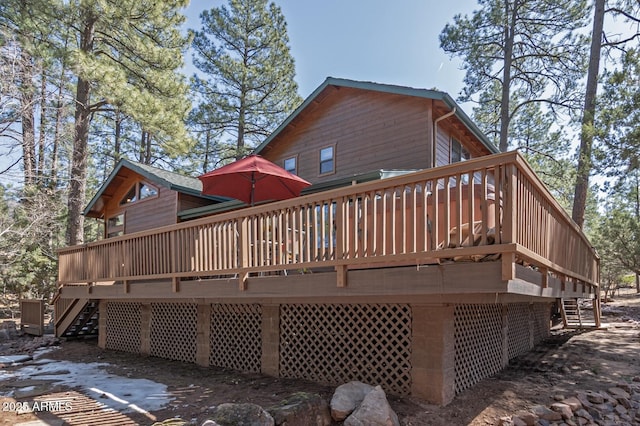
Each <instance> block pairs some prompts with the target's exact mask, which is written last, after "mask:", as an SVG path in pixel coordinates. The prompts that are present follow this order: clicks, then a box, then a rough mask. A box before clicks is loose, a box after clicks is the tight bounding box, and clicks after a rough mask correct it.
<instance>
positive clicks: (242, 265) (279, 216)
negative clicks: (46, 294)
mask: <svg viewBox="0 0 640 426" xmlns="http://www.w3.org/2000/svg"><path fill="white" fill-rule="evenodd" d="M470 224H471V225H470ZM462 262H472V263H465V264H464V265H467V267H468V268H471V269H469V270H476V269H477V268H489V270H491V271H493V272H492V273H491V277H492V279H493V278H496V279H498V278H499V279H498V281H497V282H495V283H494V284H491V285H489V280H486V279H480V280H477V281H475V282H474V280H471V282H469V281H468V280H467V282H465V283H463V284H460V285H461V286H462V288H459V289H457V290H456V291H457V292H459V293H469V292H477V293H485V292H494V293H518V294H529V293H531V292H533V293H536V295H539V296H542V297H561V294H556V293H558V291H556V290H553V291H551V290H549V291H545V289H548V288H550V286H552V285H553V286H555V287H554V288H555V289H557V290H559V291H561V292H565V291H566V292H568V293H575V294H590V295H592V296H593V295H596V294H597V289H598V281H599V276H598V274H599V258H598V256H597V254H596V252H595V250H594V248H593V247H592V246H591V244H590V243H589V241H588V240H587V238H586V237H585V236H584V234H583V233H582V232H581V230H580V229H579V228H578V227H577V226H576V225H575V224H574V223H573V221H572V220H571V219H570V218H569V216H568V215H567V214H566V213H565V211H564V210H563V209H562V208H561V207H560V205H559V204H558V203H557V202H556V201H555V200H554V199H553V197H552V196H551V194H550V193H549V192H548V190H547V189H546V188H545V187H544V185H543V184H542V183H541V181H540V180H539V179H538V177H537V176H536V175H535V174H534V172H533V171H532V170H531V168H530V167H529V165H528V164H527V163H526V161H525V160H524V159H523V157H522V156H521V155H520V154H518V153H516V152H510V153H504V154H496V155H492V156H486V157H482V158H478V159H474V160H470V161H465V162H462V163H456V164H453V165H448V166H445V167H439V168H434V169H429V170H425V171H421V172H417V173H412V174H408V175H404V176H401V177H396V178H391V179H385V180H379V181H374V182H368V183H364V184H358V185H352V186H349V187H344V188H340V189H337V190H332V191H327V192H321V193H317V194H312V195H308V196H304V197H299V198H295V199H292V200H287V201H281V202H274V203H269V204H266V205H262V206H257V207H252V208H246V209H243V210H239V211H233V212H229V213H223V214H218V215H215V216H210V217H205V218H201V219H197V220H193V221H188V222H184V223H181V224H178V225H172V226H167V227H162V228H158V229H155V230H153V231H145V232H140V233H135V234H128V235H124V236H121V237H117V238H111V239H106V240H102V241H99V242H95V243H90V244H85V245H82V246H75V247H68V248H65V249H62V250H60V251H59V284H60V286H61V290H62V291H61V295H62V298H64V299H66V298H77V297H80V296H79V293H84V294H85V295H86V294H88V293H91V292H93V293H94V295H93V296H91V297H92V298H100V297H102V296H101V295H99V294H98V293H104V296H105V297H109V298H112V297H115V296H114V294H125V295H128V296H129V297H131V296H133V294H136V295H137V296H136V297H141V296H142V294H140V291H143V292H144V293H145V296H146V298H154V297H157V293H156V291H155V290H154V289H157V290H160V288H163V289H164V288H165V286H166V285H167V283H168V285H169V288H170V290H167V291H169V294H171V293H173V295H174V296H178V295H177V294H176V293H182V291H185V290H187V289H190V288H191V287H193V286H197V283H198V282H201V281H198V280H204V281H207V282H208V281H216V280H218V281H220V282H226V283H228V284H225V285H224V286H225V288H226V287H227V286H228V285H232V286H233V290H232V292H233V294H231V290H229V292H228V294H229V297H238V295H242V294H243V293H245V294H246V292H247V291H248V283H249V282H250V281H251V282H254V278H255V282H258V279H263V281H264V283H265V284H266V283H267V282H269V281H274V280H278V279H279V282H280V284H277V285H275V284H274V285H275V287H273V288H271V290H273V291H280V292H284V293H287V292H288V291H293V292H297V291H298V290H297V289H293V287H291V286H287V285H286V284H283V283H287V282H290V283H293V282H298V281H301V280H303V279H308V280H310V281H313V280H317V278H311V277H312V276H313V275H314V274H305V273H306V272H319V271H331V273H332V274H333V276H332V277H334V278H333V283H334V284H333V287H334V288H349V287H350V286H352V284H353V285H355V284H356V282H358V279H357V274H356V273H355V272H356V271H355V270H373V269H378V268H385V267H401V268H407V267H412V268H413V269H417V270H419V269H420V266H421V265H428V264H440V265H444V266H445V267H448V268H450V266H449V265H447V264H449V263H452V264H453V265H455V267H458V266H462V265H458V264H461V263H462ZM489 264H490V266H489ZM479 265H480V266H479ZM474 267H475V269H474ZM496 267H497V269H496ZM496 271H497V272H496ZM494 272H495V273H497V275H496V276H495V277H494ZM285 274H286V275H287V277H286V278H287V279H284V278H285V277H284V276H283V275H285ZM274 275H279V278H276V277H274ZM292 275H296V278H295V279H293V277H292ZM351 281H353V283H352V282H351ZM274 282H275V281H274ZM532 283H533V284H532ZM530 284H532V285H534V286H535V291H534V290H531V289H528V290H525V287H527V286H528V285H530ZM362 285H364V284H362ZM371 285H372V286H373V287H372V289H371V290H370V291H375V290H374V287H375V284H371ZM392 285H397V286H398V289H399V290H400V287H402V286H406V285H409V284H405V283H401V282H397V283H396V284H393V283H392ZM134 286H138V287H136V289H135V290H134V289H133V287H134ZM154 286H155V287H154ZM483 286H484V287H486V288H483ZM309 288H313V287H309ZM200 289H201V290H200V293H198V292H197V291H196V290H189V291H187V293H189V297H218V296H216V294H215V293H214V294H211V290H210V289H209V290H206V292H205V290H202V289H203V287H202V286H200ZM385 291H387V290H385ZM402 291H405V290H402ZM415 291H423V292H425V294H426V293H430V292H432V291H433V289H432V290H427V289H425V288H422V289H421V290H415ZM193 292H195V293H193ZM161 293H164V291H161ZM196 293H197V294H196ZM222 293H224V294H227V291H226V290H225V291H223V292H222ZM249 293H251V292H249ZM312 293H314V292H313V291H312ZM272 294H273V293H272ZM307 294H309V293H307ZM325 294H326V293H325ZM378 294H380V293H378ZM283 295H286V294H280V296H283ZM181 296H185V297H187V294H181V295H180V296H179V297H181ZM85 297H86V296H85Z"/></svg>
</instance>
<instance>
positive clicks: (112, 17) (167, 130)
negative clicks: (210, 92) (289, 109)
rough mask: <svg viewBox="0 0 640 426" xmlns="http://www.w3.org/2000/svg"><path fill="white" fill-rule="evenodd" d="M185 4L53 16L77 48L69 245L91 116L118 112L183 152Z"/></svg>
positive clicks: (80, 0)
mask: <svg viewBox="0 0 640 426" xmlns="http://www.w3.org/2000/svg"><path fill="white" fill-rule="evenodd" d="M187 3H188V2H187V0H167V1H161V2H157V1H153V0H135V1H134V0H119V1H115V0H111V1H102V0H75V1H70V2H60V3H58V4H57V5H56V6H57V8H56V9H55V13H56V14H57V17H58V19H60V20H62V21H63V22H64V23H65V24H66V25H67V26H68V27H70V28H73V29H74V31H75V34H76V38H77V40H78V45H77V46H75V48H74V49H72V50H71V55H70V61H71V63H72V65H73V67H74V69H75V71H76V73H77V84H76V95H75V129H74V143H73V157H72V160H71V175H70V183H69V195H68V200H69V201H68V207H69V216H68V224H67V241H68V243H69V244H71V245H73V244H79V243H82V242H83V216H82V209H83V208H84V205H85V199H86V181H87V169H88V154H89V151H88V142H89V133H90V121H91V118H92V117H93V115H94V114H95V113H96V112H98V111H101V110H103V109H105V108H109V106H113V107H117V108H118V109H119V110H121V111H122V112H124V113H126V114H128V115H130V116H131V117H132V118H133V119H134V120H136V121H137V122H138V123H140V125H141V127H142V128H144V129H145V131H146V132H149V133H151V134H153V135H154V136H155V137H157V138H159V139H160V140H162V141H163V142H164V143H165V144H167V145H168V146H169V149H170V150H171V151H173V152H181V151H185V150H186V145H185V141H186V140H187V139H186V133H185V129H184V118H185V115H186V113H187V111H188V109H189V103H188V101H187V99H186V96H185V95H186V91H187V85H186V83H185V82H184V79H183V78H181V77H180V76H179V75H178V74H177V70H178V69H179V68H180V67H181V66H182V51H183V49H184V48H185V47H186V44H187V40H186V39H185V38H184V37H183V36H182V35H181V34H180V25H181V24H182V23H183V22H184V16H183V15H182V14H181V13H180V10H181V9H182V8H184V7H186V5H187Z"/></svg>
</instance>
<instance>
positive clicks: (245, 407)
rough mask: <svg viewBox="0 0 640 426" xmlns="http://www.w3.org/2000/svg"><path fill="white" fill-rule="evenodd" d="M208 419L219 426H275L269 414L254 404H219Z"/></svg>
mask: <svg viewBox="0 0 640 426" xmlns="http://www.w3.org/2000/svg"><path fill="white" fill-rule="evenodd" d="M210 418H211V420H212V421H214V422H216V423H217V424H218V425H220V426H236V425H243V426H275V422H274V420H273V417H271V414H269V413H268V412H267V411H265V410H264V409H263V408H262V407H260V406H259V405H256V404H231V403H227V404H220V405H218V406H217V407H216V408H215V409H214V410H213V412H212V414H211V415H210Z"/></svg>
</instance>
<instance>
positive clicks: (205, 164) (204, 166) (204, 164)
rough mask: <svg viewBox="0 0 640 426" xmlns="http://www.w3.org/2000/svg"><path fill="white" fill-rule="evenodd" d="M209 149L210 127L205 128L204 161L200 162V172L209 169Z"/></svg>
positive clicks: (205, 171)
mask: <svg viewBox="0 0 640 426" xmlns="http://www.w3.org/2000/svg"><path fill="white" fill-rule="evenodd" d="M210 149H211V129H210V128H207V130H206V133H205V143H204V161H203V162H202V173H207V170H208V169H209V150H210Z"/></svg>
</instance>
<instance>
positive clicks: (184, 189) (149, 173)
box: [83, 158, 228, 215]
mask: <svg viewBox="0 0 640 426" xmlns="http://www.w3.org/2000/svg"><path fill="white" fill-rule="evenodd" d="M123 167H126V168H127V169H129V170H132V171H134V172H136V173H138V174H139V175H141V176H142V177H143V178H144V179H146V180H147V181H149V182H150V183H154V184H156V185H161V186H164V187H165V188H168V189H171V190H174V191H178V192H181V193H183V194H189V195H194V196H196V197H200V198H207V199H210V200H213V201H217V202H221V201H227V200H228V198H225V197H215V196H209V195H202V182H200V180H199V179H197V178H193V177H190V176H185V175H181V174H179V173H174V172H169V171H167V170H162V169H159V168H157V167H153V166H149V165H147V164H142V163H137V162H135V161H131V160H127V159H124V158H123V159H121V160H120V161H118V164H116V166H115V167H114V169H113V171H112V172H111V174H109V177H108V178H107V179H106V180H105V181H104V183H103V184H102V186H100V189H99V190H98V191H97V192H96V194H95V195H94V196H93V198H92V199H91V201H90V202H89V204H88V205H87V207H86V208H85V209H84V212H83V214H84V215H87V214H88V213H89V212H90V211H91V209H92V208H93V207H94V206H95V204H96V203H97V202H98V200H99V199H100V197H101V196H102V194H103V193H104V191H105V190H106V189H107V188H108V187H109V185H110V184H111V182H112V181H113V179H115V177H116V176H117V175H118V172H119V171H120V169H122V168H123Z"/></svg>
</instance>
